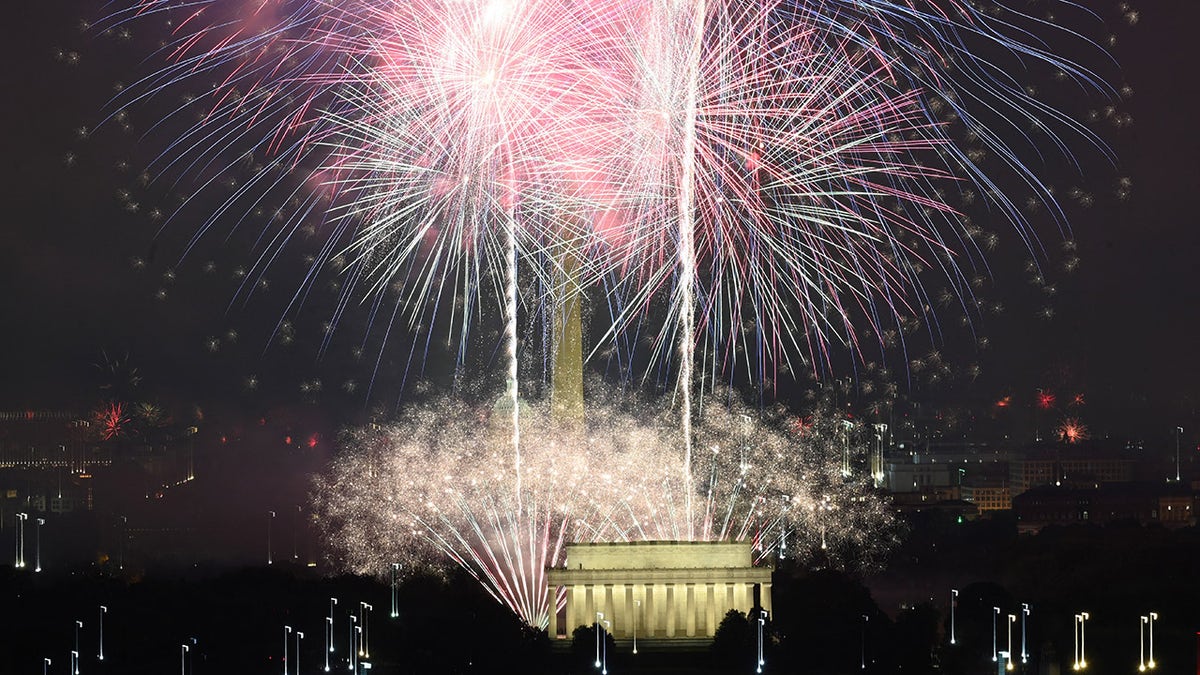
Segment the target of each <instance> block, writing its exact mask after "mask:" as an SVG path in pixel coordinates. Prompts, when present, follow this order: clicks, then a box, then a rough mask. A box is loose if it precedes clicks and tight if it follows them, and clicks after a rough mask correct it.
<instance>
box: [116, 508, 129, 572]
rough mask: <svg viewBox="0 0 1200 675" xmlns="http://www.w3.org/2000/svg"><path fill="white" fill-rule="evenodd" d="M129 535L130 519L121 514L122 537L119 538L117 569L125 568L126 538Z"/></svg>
mask: <svg viewBox="0 0 1200 675" xmlns="http://www.w3.org/2000/svg"><path fill="white" fill-rule="evenodd" d="M128 537H129V519H128V518H126V517H125V516H121V538H120V539H118V540H117V569H119V570H123V569H125V540H126V539H127V538H128Z"/></svg>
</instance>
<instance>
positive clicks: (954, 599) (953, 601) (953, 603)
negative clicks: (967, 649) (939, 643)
mask: <svg viewBox="0 0 1200 675" xmlns="http://www.w3.org/2000/svg"><path fill="white" fill-rule="evenodd" d="M956 607H958V589H956V588H951V589H950V644H956V643H957V640H956V639H955V637H954V610H955V608H956Z"/></svg>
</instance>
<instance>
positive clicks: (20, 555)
mask: <svg viewBox="0 0 1200 675" xmlns="http://www.w3.org/2000/svg"><path fill="white" fill-rule="evenodd" d="M26 520H29V514H28V513H18V514H17V560H16V562H15V563H14V565H13V566H14V567H18V568H19V567H24V566H25V521H26Z"/></svg>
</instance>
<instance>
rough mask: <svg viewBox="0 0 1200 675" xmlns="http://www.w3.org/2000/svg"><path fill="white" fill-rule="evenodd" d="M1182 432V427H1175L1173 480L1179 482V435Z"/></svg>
mask: <svg viewBox="0 0 1200 675" xmlns="http://www.w3.org/2000/svg"><path fill="white" fill-rule="evenodd" d="M1181 434H1183V427H1175V482H1176V483H1178V482H1180V481H1179V479H1180V475H1179V436H1180V435H1181Z"/></svg>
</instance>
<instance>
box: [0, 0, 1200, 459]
mask: <svg viewBox="0 0 1200 675" xmlns="http://www.w3.org/2000/svg"><path fill="white" fill-rule="evenodd" d="M98 5H99V3H85V2H79V1H78V0H69V1H63V0H47V1H46V2H33V3H16V4H14V5H12V6H10V7H9V10H8V11H9V14H10V18H9V20H8V21H7V22H6V24H7V25H8V27H9V31H8V33H9V34H8V36H7V37H6V39H5V40H4V44H3V49H4V50H6V53H5V58H4V60H5V63H7V64H9V67H8V68H6V69H5V75H4V77H5V78H6V80H7V81H6V83H5V84H6V86H5V87H4V90H5V91H6V92H7V93H8V96H7V97H6V98H7V101H8V103H7V105H5V106H4V107H3V112H2V113H0V114H3V115H4V117H5V124H4V128H6V129H8V130H9V131H8V134H7V135H6V138H7V139H8V147H7V152H6V157H7V162H6V163H5V168H4V170H5V176H4V181H3V184H4V185H5V186H6V191H5V194H6V197H7V198H6V200H5V201H6V203H7V208H6V209H5V211H4V213H5V222H4V225H3V230H4V232H5V237H4V244H3V246H0V288H2V289H3V293H0V317H3V325H4V330H3V331H2V332H0V373H2V376H0V409H22V408H34V409H58V408H68V409H76V410H80V409H86V408H87V407H88V406H91V405H94V403H95V401H96V398H97V386H98V381H99V379H100V378H99V372H98V369H97V368H95V366H94V364H96V363H98V362H100V361H101V359H102V356H101V353H102V351H105V352H107V353H108V355H109V356H110V357H118V356H120V357H123V356H124V355H126V354H128V357H129V361H130V362H131V363H133V364H135V365H136V366H137V367H138V368H139V369H140V372H141V374H142V376H143V377H144V385H143V386H145V387H146V388H147V389H152V390H153V391H154V392H156V395H158V396H160V397H163V398H166V399H170V400H172V401H175V402H181V401H188V402H191V401H194V402H197V403H200V404H203V405H206V406H210V407H213V408H218V409H219V408H223V407H224V408H230V409H234V408H238V407H249V408H252V409H262V408H267V407H270V406H275V405H289V404H291V403H294V402H298V401H302V400H308V401H309V402H314V401H315V402H318V403H321V404H322V405H326V406H328V407H329V408H330V409H336V410H341V411H348V412H353V411H355V410H361V409H363V408H365V407H367V406H369V405H372V404H373V403H374V402H368V401H367V400H366V399H365V397H364V394H363V392H364V391H365V388H364V387H363V386H362V383H363V382H365V381H367V380H369V378H370V374H371V370H372V366H373V356H374V355H373V354H370V349H369V348H368V350H367V351H368V354H367V356H366V357H365V358H362V359H357V360H356V359H355V358H353V357H352V356H351V355H350V350H349V349H348V348H339V349H335V350H333V351H331V352H330V354H329V355H327V356H326V357H324V358H323V359H320V360H319V359H318V357H317V355H316V350H315V346H314V345H315V343H316V341H317V340H318V339H319V331H318V330H317V328H316V327H317V326H318V325H319V321H318V320H315V319H314V320H313V322H312V325H311V326H309V325H305V326H298V330H297V334H296V338H295V343H294V344H293V345H290V346H282V347H281V346H279V345H275V346H272V347H271V348H270V349H266V347H267V342H268V338H269V336H270V333H271V330H272V328H273V327H274V325H275V320H276V319H277V318H278V317H279V315H280V312H281V311H282V308H283V306H284V305H285V304H286V302H287V300H288V298H289V297H290V291H289V289H288V281H287V276H286V273H284V274H282V275H281V276H280V278H279V279H278V280H276V281H275V283H274V285H273V287H272V288H271V289H270V290H269V291H268V292H266V293H262V294H258V295H256V296H255V297H254V299H253V300H252V301H251V302H250V303H249V304H248V305H242V304H235V305H233V306H231V305H230V303H231V300H232V298H233V297H234V292H235V290H236V284H234V283H233V282H232V281H231V278H230V275H229V272H230V271H231V270H233V269H234V268H236V266H238V265H242V264H246V262H247V261H248V260H251V259H252V258H251V257H250V256H249V254H248V253H247V252H246V251H245V249H244V243H245V242H243V241H241V240H240V239H238V238H236V237H234V238H231V239H230V240H229V241H222V238H221V237H220V236H217V237H212V238H210V239H209V240H206V241H205V243H204V245H203V246H202V247H201V250H200V251H198V252H197V253H196V254H194V255H192V256H191V257H189V258H188V259H187V260H185V261H183V262H182V263H181V264H179V265H178V266H176V263H177V262H178V260H179V257H180V253H181V251H182V242H183V241H184V239H185V237H186V236H187V235H188V234H190V230H189V228H188V227H187V226H186V225H183V224H180V223H170V224H168V225H167V227H166V228H165V230H164V231H163V232H162V233H161V234H160V233H158V232H157V229H158V227H159V226H160V225H161V223H156V222H154V221H153V219H151V218H149V217H147V212H149V211H150V210H151V209H153V208H155V202H154V195H155V194H156V193H155V191H154V190H153V189H151V190H147V191H146V193H145V194H138V195H135V196H134V197H133V199H134V200H136V201H138V202H139V212H138V213H131V212H129V211H127V210H126V209H125V208H124V207H125V204H126V203H127V202H128V200H127V199H123V198H122V197H121V196H119V195H118V190H120V189H122V188H123V187H128V186H131V185H134V184H136V177H137V174H138V172H139V171H140V170H141V169H140V167H139V162H144V161H146V159H147V158H148V157H151V156H152V155H149V154H148V153H149V152H150V150H149V149H147V148H145V147H139V145H138V137H139V133H140V131H141V128H144V127H146V126H148V125H149V121H148V120H136V121H135V122H134V124H135V125H138V126H139V127H141V128H139V129H138V130H135V131H134V132H133V133H131V134H120V133H115V132H113V131H112V130H111V129H108V128H102V129H101V131H100V132H98V133H96V134H95V135H94V136H93V137H91V138H89V139H87V140H82V139H81V138H80V137H79V135H78V133H77V129H78V128H80V127H82V126H87V127H89V128H91V127H94V126H96V125H97V123H98V122H99V121H100V120H101V119H102V116H103V114H104V102H105V100H106V99H107V98H108V97H109V96H111V94H112V91H113V84H114V83H115V82H117V81H121V80H123V78H125V77H127V76H128V75H127V74H126V73H123V71H122V69H123V68H126V67H128V66H129V65H130V64H136V63H137V61H136V58H134V56H133V55H136V54H137V53H138V45H139V44H140V43H139V40H144V39H146V38H145V36H137V35H135V36H134V37H133V39H132V45H130V44H117V43H115V42H114V41H113V40H106V39H102V38H100V37H98V36H96V35H91V34H84V33H81V31H80V30H79V22H80V20H81V19H84V18H87V17H89V16H92V15H94V13H95V12H98V11H99V10H98ZM1116 5H1117V3H1116V2H1110V1H1108V0H1106V1H1105V2H1102V3H1089V6H1093V7H1094V9H1095V10H1096V11H1097V12H1098V13H1100V14H1102V15H1103V17H1104V18H1105V20H1106V21H1109V22H1111V23H1113V24H1114V29H1113V32H1114V33H1116V34H1117V35H1118V37H1119V40H1118V42H1117V44H1116V46H1115V47H1113V48H1112V50H1111V51H1112V54H1113V56H1114V58H1115V59H1116V60H1117V61H1118V62H1119V63H1120V70H1119V72H1118V71H1113V72H1118V75H1117V77H1116V78H1114V79H1115V80H1116V81H1114V82H1113V84H1114V86H1120V85H1122V84H1128V85H1129V86H1131V87H1132V88H1133V90H1134V94H1133V96H1132V97H1131V98H1130V100H1128V101H1127V102H1122V103H1121V104H1120V105H1121V108H1122V110H1124V111H1126V112H1127V113H1128V114H1130V115H1132V117H1133V120H1134V123H1133V125H1132V126H1131V127H1129V128H1127V129H1120V130H1113V131H1112V133H1106V134H1105V138H1106V140H1108V142H1109V143H1110V144H1111V146H1112V147H1113V149H1114V150H1115V152H1116V153H1117V155H1118V156H1119V166H1118V167H1116V168H1113V167H1110V166H1105V165H1103V162H1102V161H1100V160H1099V159H1098V158H1096V157H1095V156H1094V155H1088V154H1085V155H1083V158H1084V160H1085V162H1087V164H1085V166H1084V167H1083V173H1084V176H1083V177H1082V178H1080V177H1077V176H1070V175H1047V176H1046V178H1047V179H1048V181H1049V182H1051V183H1054V184H1056V185H1061V186H1063V187H1064V189H1065V187H1066V186H1071V185H1076V184H1081V185H1085V186H1087V187H1088V188H1089V189H1090V190H1092V191H1094V192H1095V193H1096V195H1097V198H1096V204H1095V206H1093V207H1092V208H1090V209H1086V210H1084V209H1074V210H1071V211H1070V214H1071V216H1072V226H1073V229H1074V236H1075V239H1076V241H1077V242H1078V247H1079V258H1080V266H1079V268H1078V270H1077V271H1075V272H1074V273H1073V274H1070V275H1066V274H1061V273H1057V272H1050V273H1049V274H1051V275H1052V276H1053V281H1054V283H1055V284H1056V287H1057V288H1058V290H1059V292H1058V293H1057V294H1056V296H1055V297H1054V299H1053V301H1052V306H1053V308H1054V317H1053V318H1052V319H1050V320H1044V319H1038V318H1036V316H1035V310H1036V307H1035V306H1034V304H1035V303H1034V301H1033V300H1032V299H1030V298H1029V295H1030V294H1029V292H1028V290H1027V289H1026V288H1025V283H1024V281H1023V278H1022V276H1021V272H1020V268H1021V260H1022V257H1023V252H1021V251H1019V250H1014V249H1013V248H1012V247H1008V248H1005V247H1002V248H1001V249H1000V250H999V251H998V252H997V253H996V258H995V260H994V261H993V263H994V264H993V269H994V274H995V278H994V288H995V291H994V294H995V295H997V296H998V297H1000V298H1002V299H1004V301H1005V304H1006V306H1007V308H1008V309H1007V311H1006V312H1005V313H1004V314H1001V315H999V316H995V317H989V318H987V320H986V323H985V324H983V325H981V326H980V327H979V329H980V330H981V331H984V332H985V333H986V334H987V335H989V337H990V339H991V343H992V346H991V348H990V351H989V352H988V354H987V355H986V358H984V362H983V365H984V375H983V376H981V377H980V378H979V379H978V381H977V382H975V383H974V384H972V385H971V386H969V387H967V388H966V389H962V388H960V389H958V390H956V391H957V392H959V393H960V394H963V392H964V391H965V392H966V393H965V394H963V395H966V396H969V397H970V398H972V399H976V400H979V401H986V400H989V399H993V398H995V397H998V396H1002V395H1006V394H1016V395H1024V396H1028V394H1029V392H1031V391H1032V390H1034V389H1035V388H1037V387H1048V388H1053V389H1059V390H1062V391H1064V393H1066V392H1067V391H1068V390H1072V389H1079V390H1080V391H1082V392H1085V393H1086V395H1087V397H1088V401H1089V405H1090V406H1091V407H1090V408H1089V409H1088V410H1087V411H1086V412H1085V413H1084V416H1085V417H1086V418H1087V420H1086V421H1088V422H1089V423H1090V424H1091V425H1092V426H1093V428H1094V429H1095V428H1100V429H1102V430H1103V431H1111V432H1114V433H1130V434H1146V435H1150V436H1157V435H1163V434H1165V433H1166V431H1164V430H1165V429H1168V428H1171V429H1173V428H1174V425H1176V424H1189V425H1190V424H1191V423H1192V422H1195V421H1197V413H1196V411H1197V409H1198V408H1200V390H1198V385H1197V381H1198V378H1200V350H1198V349H1197V348H1196V345H1197V331H1198V329H1200V320H1198V316H1200V284H1198V283H1197V271H1196V270H1197V267H1196V262H1195V261H1196V260H1197V258H1198V256H1200V227H1197V222H1196V216H1195V213H1196V209H1195V207H1194V201H1195V196H1196V193H1197V191H1198V190H1200V147H1198V141H1197V138H1198V134H1197V131H1196V125H1195V120H1196V110H1197V109H1198V104H1200V78H1197V77H1196V76H1195V72H1194V70H1195V65H1196V63H1197V58H1196V37H1195V30H1196V26H1198V25H1200V3H1197V2H1195V1H1194V0H1153V1H1149V0H1147V1H1144V2H1140V3H1137V5H1138V6H1137V7H1136V9H1138V11H1139V12H1140V20H1139V21H1138V22H1137V24H1136V25H1134V26H1129V25H1127V24H1122V22H1121V16H1120V13H1119V12H1118V11H1117V9H1116ZM70 52H77V53H78V55H79V56H78V63H77V64H73V63H71V61H72V60H73V57H71V56H69V54H70ZM63 54H67V55H68V56H66V57H64V56H63ZM1043 86H1052V84H1046V85H1043ZM122 161H127V162H129V165H130V166H129V167H128V168H124V167H120V166H118V164H119V163H120V162H122ZM1054 171H1061V169H1057V168H1056V169H1054ZM1117 176H1128V177H1130V178H1132V181H1133V191H1132V196H1131V197H1130V198H1129V199H1128V200H1127V201H1120V200H1117V199H1115V198H1114V197H1113V196H1112V194H1111V193H1113V192H1114V190H1115V189H1116V177H1117ZM187 189H188V186H186V185H184V186H175V190H176V192H181V191H182V192H186V191H187ZM1004 234H1005V232H1004V231H1003V230H1001V235H1002V236H1003V235H1004ZM1009 239H1014V237H1009ZM1044 244H1045V246H1046V247H1047V249H1048V250H1049V251H1051V252H1052V253H1051V254H1049V255H1050V256H1051V258H1050V259H1051V262H1052V263H1053V262H1054V261H1055V260H1058V258H1055V257H1054V256H1055V255H1057V254H1056V253H1054V252H1055V251H1057V250H1058V244H1059V242H1058V241H1055V240H1053V239H1047V240H1046V241H1045V242H1044ZM134 259H141V260H142V261H144V262H145V268H144V269H140V270H139V269H136V265H134V264H133V263H132V262H131V261H133V260H134ZM210 260H211V261H213V263H214V266H215V271H214V272H206V271H205V269H204V264H205V263H206V262H207V261H210ZM171 269H174V270H175V275H176V278H175V279H174V280H173V281H171V280H166V279H164V274H166V273H167V271H168V270H171ZM164 291H165V294H164ZM160 296H162V297H160ZM231 330H233V331H236V333H237V335H236V338H234V337H233V336H231V335H230V334H229V332H230V331H231ZM214 339H215V340H216V341H217V344H216V345H214V344H212V342H211V341H212V340H214ZM350 342H353V340H347V341H346V343H347V344H348V343H350ZM214 346H215V347H216V348H215V350H214V349H212V348H213V347H214ZM396 351H397V352H399V351H400V350H398V349H397V350H396ZM946 353H947V355H948V356H951V357H953V356H954V355H955V354H957V353H958V352H956V351H955V350H954V349H953V348H952V346H947V349H946ZM442 358H444V357H443V356H437V355H435V356H432V357H431V359H433V361H432V362H431V363H432V365H431V368H432V369H434V370H437V369H439V368H441V366H440V365H439V364H440V363H441V362H440V361H438V359H442ZM966 358H972V357H971V356H970V355H968V356H967V357H966ZM404 361H405V355H404V354H402V353H385V366H384V368H383V369H382V370H381V371H380V372H381V377H382V378H384V379H389V380H390V379H394V378H398V377H401V376H402V373H403V367H402V366H403V362H404ZM443 369H444V368H443ZM251 376H256V377H257V378H258V380H259V384H258V386H256V387H254V388H253V389H251V388H248V387H247V386H246V383H247V378H250V377H251ZM312 380H320V381H321V383H322V391H321V393H320V395H319V396H317V395H315V394H313V393H312V392H305V391H303V389H304V384H305V383H306V382H310V381H312ZM347 381H354V383H355V384H356V386H355V388H354V390H353V391H346V390H345V389H346V387H345V385H346V383H347ZM1068 381H1069V384H1068ZM397 388H398V387H397V386H396V385H395V382H386V383H382V385H381V387H380V390H381V391H386V392H394V390H396V389H397ZM783 391H787V390H786V388H785V389H783ZM930 395H931V396H933V394H930ZM945 395H948V394H943V396H945ZM379 396H380V397H382V398H385V399H386V402H387V403H388V404H392V403H394V402H395V394H394V393H386V394H380V395H379Z"/></svg>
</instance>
